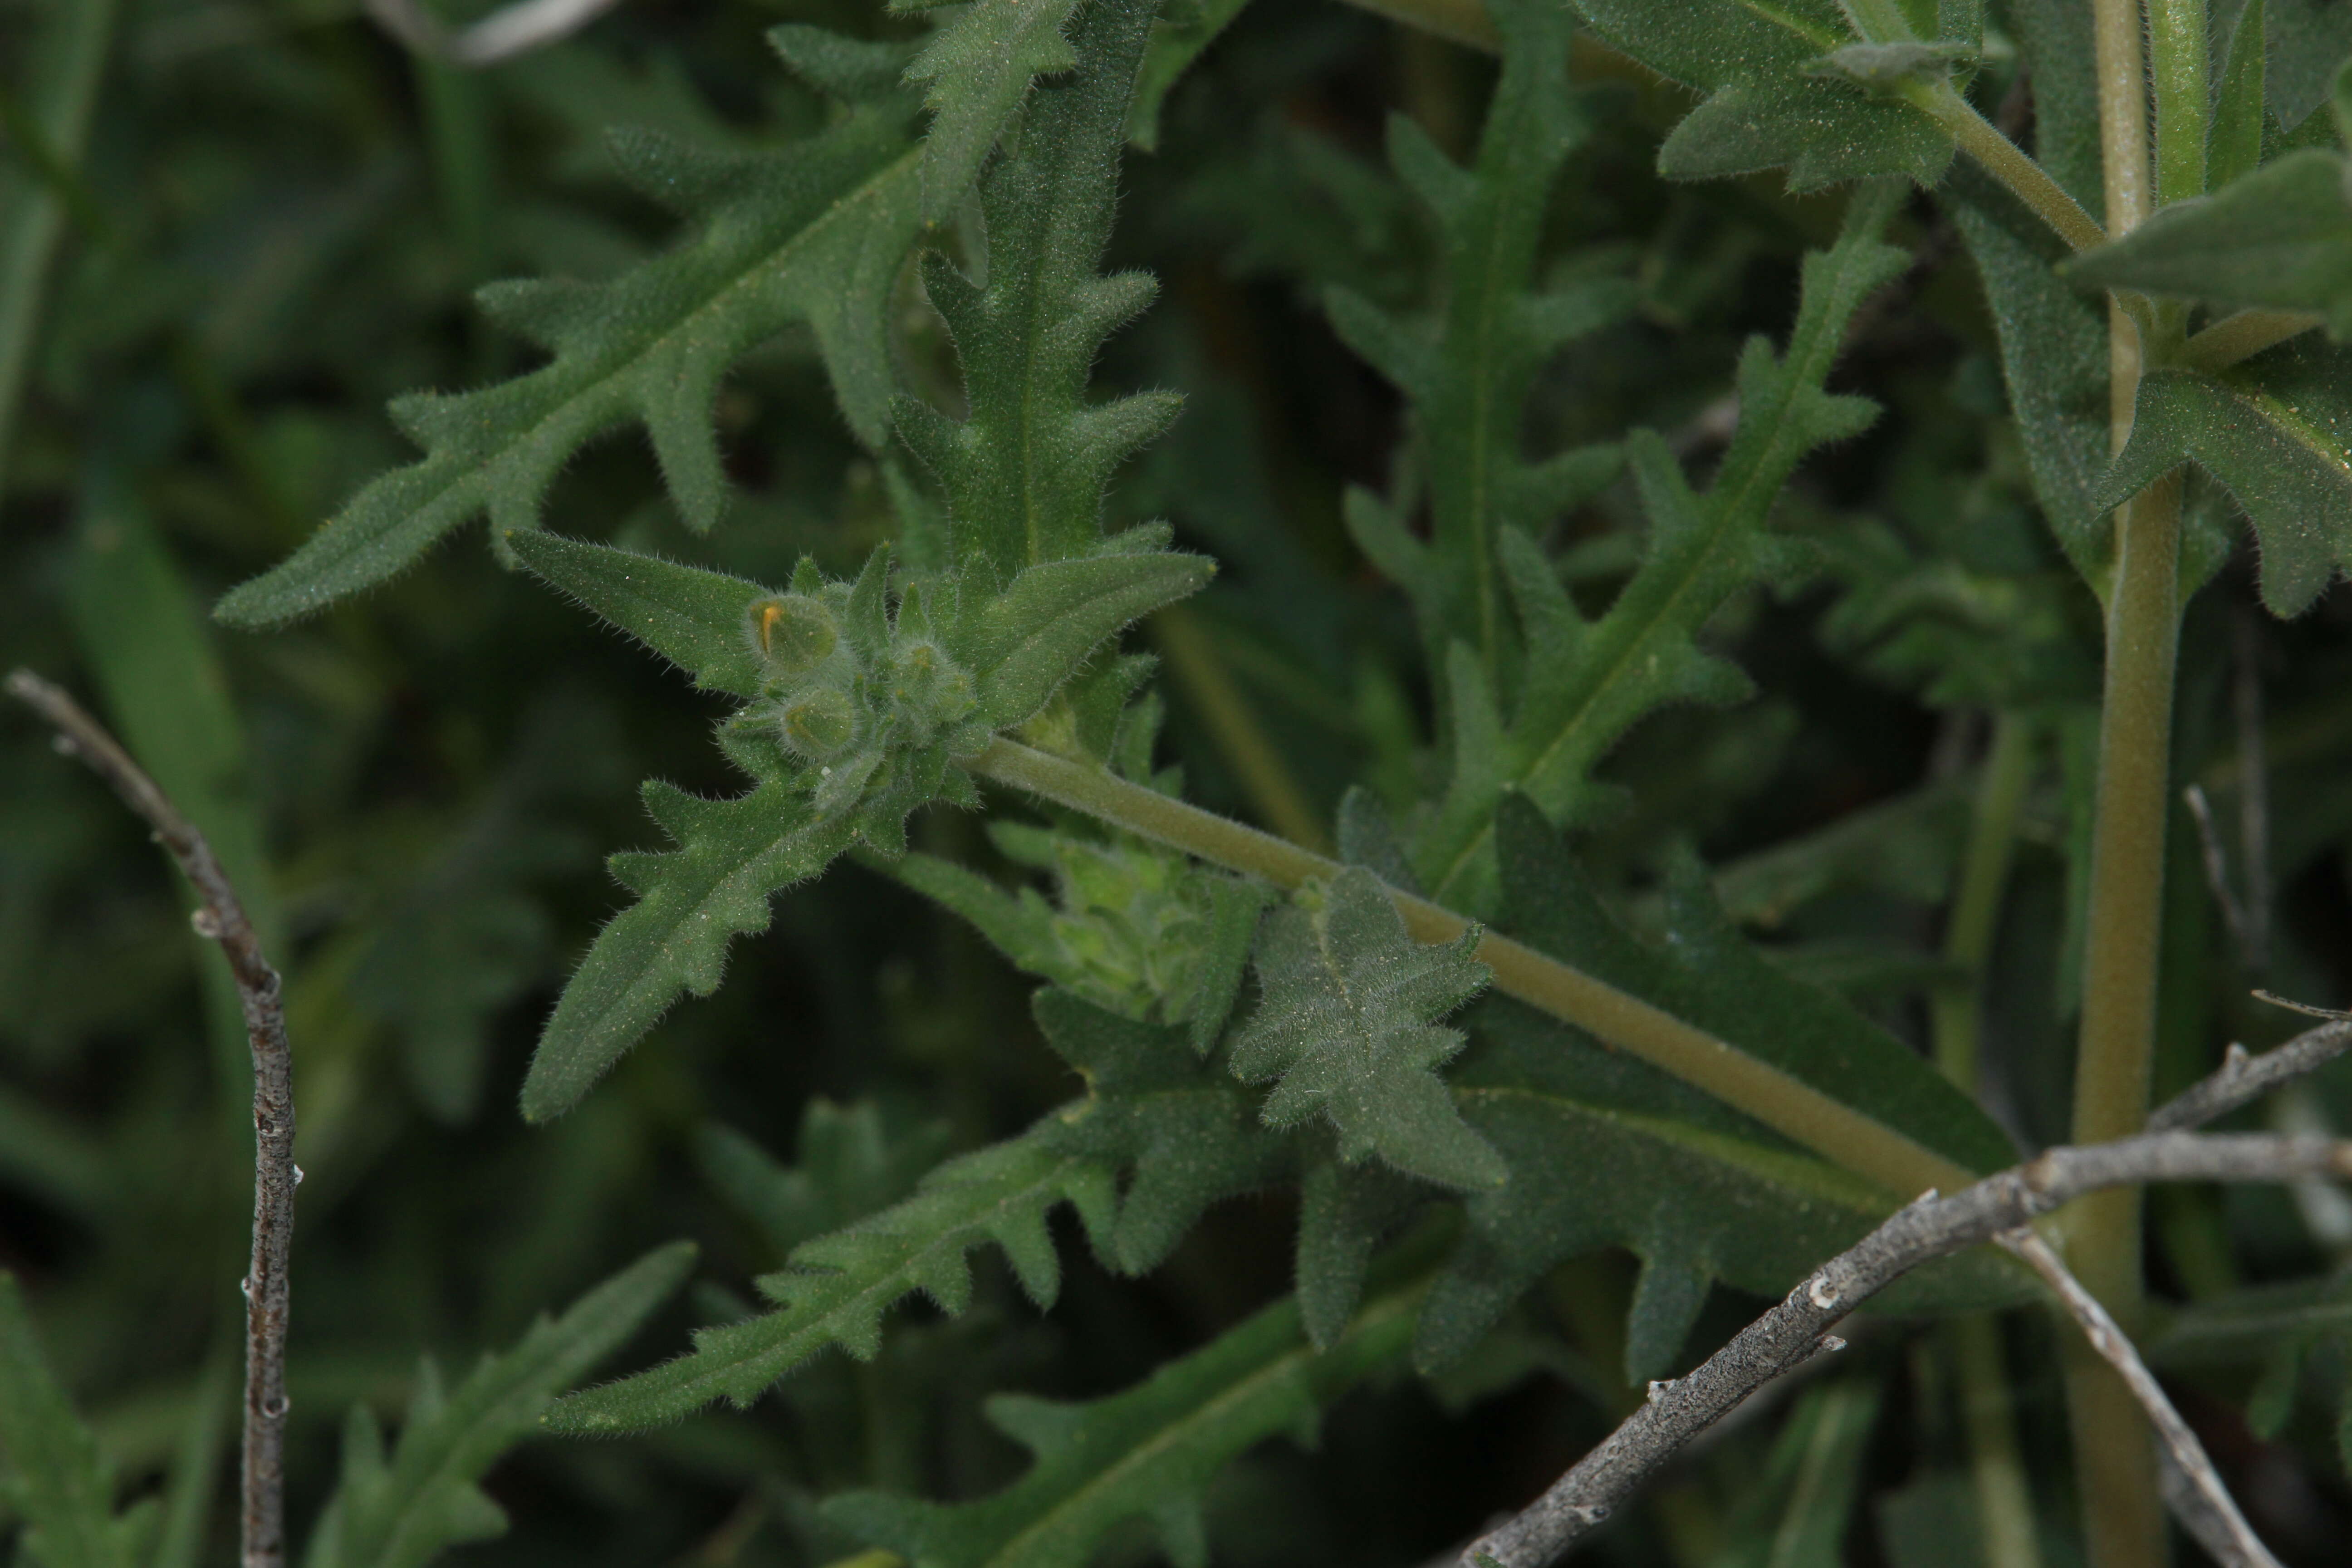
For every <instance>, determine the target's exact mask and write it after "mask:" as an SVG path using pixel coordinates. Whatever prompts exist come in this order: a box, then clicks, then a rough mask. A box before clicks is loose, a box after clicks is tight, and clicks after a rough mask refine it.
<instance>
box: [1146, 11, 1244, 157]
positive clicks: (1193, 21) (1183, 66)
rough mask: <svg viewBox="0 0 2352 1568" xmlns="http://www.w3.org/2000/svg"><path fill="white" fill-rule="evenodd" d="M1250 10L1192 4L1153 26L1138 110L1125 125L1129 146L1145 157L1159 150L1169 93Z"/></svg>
mask: <svg viewBox="0 0 2352 1568" xmlns="http://www.w3.org/2000/svg"><path fill="white" fill-rule="evenodd" d="M1248 8H1249V0H1192V4H1190V5H1182V6H1173V5H1171V6H1170V7H1169V9H1170V10H1171V11H1178V12H1181V13H1182V14H1181V15H1178V16H1162V17H1160V20H1158V21H1157V22H1154V23H1153V24H1152V25H1151V47H1150V49H1149V50H1148V51H1147V52H1146V53H1145V55H1144V57H1143V67H1142V68H1141V69H1140V70H1139V71H1138V72H1137V73H1136V80H1135V107H1134V108H1133V109H1132V110H1129V114H1128V121H1127V136H1128V140H1129V141H1130V142H1134V143H1135V144H1136V145H1137V146H1138V147H1140V148H1142V149H1143V150H1144V151H1145V152H1147V153H1152V152H1157V151H1158V150H1159V147H1160V110H1161V108H1162V107H1163V106H1164V105H1165V104H1166V103H1167V101H1168V93H1169V90H1170V89H1172V88H1173V87H1175V85H1176V83H1177V82H1178V81H1179V80H1181V79H1182V77H1183V75H1184V73H1185V72H1186V71H1188V70H1190V69H1191V68H1192V62H1193V61H1194V60H1197V59H1199V58H1201V56H1202V53H1203V52H1204V51H1205V50H1207V48H1208V47H1209V46H1210V45H1211V44H1213V43H1215V42H1216V41H1217V38H1218V37H1219V36H1220V35H1222V34H1223V32H1224V30H1225V29H1226V28H1227V27H1229V26H1233V24H1234V18H1235V17H1237V16H1240V15H1241V14H1242V13H1243V12H1244V11H1245V10H1247V9H1248Z"/></svg>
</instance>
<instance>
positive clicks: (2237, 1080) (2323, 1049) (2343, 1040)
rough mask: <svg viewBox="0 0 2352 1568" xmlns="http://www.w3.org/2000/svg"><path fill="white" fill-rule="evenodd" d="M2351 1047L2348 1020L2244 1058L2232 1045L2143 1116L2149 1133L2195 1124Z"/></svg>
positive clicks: (2225, 1112)
mask: <svg viewBox="0 0 2352 1568" xmlns="http://www.w3.org/2000/svg"><path fill="white" fill-rule="evenodd" d="M2347 1050H2352V1018H2341V1017H2339V1018H2336V1019H2334V1020H2333V1021H2332V1022H2329V1023H2326V1024H2322V1025H2321V1026H2319V1027H2317V1028H2316V1029H2306V1030H2305V1031H2304V1032H2303V1033H2302V1034H2300V1035H2297V1036H2296V1037H2294V1038H2293V1039H2291V1040H2289V1041H2288V1042H2287V1043H2286V1044H2284V1045H2283V1046H2280V1047H2276V1048H2275V1049H2273V1050H2267V1051H2264V1052H2263V1054H2262V1055H2261V1056H2258V1057H2256V1056H2249V1055H2247V1054H2246V1047H2243V1046H2240V1045H2232V1046H2231V1047H2230V1048H2229V1050H2228V1052H2227V1053H2226V1054H2224V1055H2223V1057H2222V1058H2221V1067H2220V1068H2219V1069H2218V1070H2216V1071H2214V1072H2213V1073H2211V1074H2210V1075H2209V1076H2207V1077H2205V1078H2202V1079H2199V1080H2198V1081H2197V1082H2195V1083H2193V1084H2191V1085H2189V1088H2188V1089H2185V1090H2183V1091H2182V1092H2181V1093H2180V1094H2179V1095H2178V1096H2176V1097H2175V1098H2173V1099H2172V1100H2168V1101H2167V1102H2166V1103H2165V1104H2163V1105H2161V1106H2159V1107H2158V1108H2157V1110H2155V1111H2154V1112H2152V1113H2151V1114H2150V1115H2149V1117H2148V1119H2147V1128H2148V1131H2151V1132H2171V1131H2179V1130H2180V1129H2182V1128H2188V1127H2201V1126H2203V1125H2204V1124H2205V1123H2206V1122H2208V1121H2213V1120H2214V1119H2215V1118H2217V1117H2221V1116H2227V1115H2228V1114H2229V1113H2230V1112H2231V1111H2232V1110H2237V1109H2238V1107H2240V1106H2242V1105H2243V1104H2245V1103H2246V1102H2247V1101H2249V1100H2254V1099H2257V1098H2259V1097H2260V1096H2262V1095H2263V1094H2265V1093H2268V1092H2269V1091H2270V1090H2272V1089H2276V1088H2277V1087H2278V1086H2279V1085H2280V1084H2283V1083H2285V1082H2287V1081H2288V1080H2289V1079H2298V1078H2301V1077H2302V1076H2303V1075H2304V1074H2305V1073H2307V1072H2309V1071H2311V1070H2312V1069H2313V1068H2316V1067H2319V1066H2321V1065H2322V1064H2324V1063H2326V1062H2329V1061H2332V1060H2334V1059H2335V1058H2337V1057H2340V1056H2342V1055H2343V1054H2344V1053H2345V1052H2346V1051H2347Z"/></svg>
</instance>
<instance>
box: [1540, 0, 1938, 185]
mask: <svg viewBox="0 0 2352 1568" xmlns="http://www.w3.org/2000/svg"><path fill="white" fill-rule="evenodd" d="M1580 9H1581V10H1582V11H1583V13H1584V14H1585V15H1586V16H1589V17H1590V18H1591V22H1592V26H1593V29H1594V31H1596V32H1598V33H1599V34H1600V35H1601V37H1603V38H1605V39H1607V40H1608V41H1609V42H1610V43H1611V44H1612V45H1614V46H1615V47H1618V48H1620V49H1622V50H1623V51H1624V52H1625V53H1627V54H1629V55H1631V56H1633V58H1635V59H1637V60H1640V61H1641V62H1642V63H1643V65H1645V66H1648V67H1649V68H1651V69H1653V70H1654V71H1656V72H1658V73H1659V74H1660V75H1662V76H1665V77H1669V78H1672V79H1674V80H1675V81H1679V82H1682V83H1684V84H1685V85H1686V86H1688V87H1692V88H1695V89H1697V90H1698V91H1700V92H1702V93H1705V94H1706V101H1705V102H1703V103H1701V104H1700V105H1699V106H1698V108H1696V110H1692V111H1691V113H1690V114H1689V115H1688V116H1687V117H1685V119H1684V120H1683V121H1682V123H1681V124H1679V125H1677V126H1675V129H1674V131H1673V132H1672V134H1670V135H1668V136H1667V138H1666V141H1665V145H1664V146H1663V147H1661V148H1660V149H1659V150H1658V170H1659V172H1660V173H1661V174H1664V175H1666V176H1667V177H1668V178H1670V179H1677V180H1703V179H1713V178H1717V177H1720V176H1723V175H1726V174H1749V173H1752V172H1754V171H1756V170H1759V169H1771V168H1778V167H1781V166H1784V165H1785V166H1786V167H1787V169H1788V171H1789V188H1790V190H1792V191H1811V190H1818V189H1820V188H1821V187H1822V186H1824V185H1832V184H1839V183H1840V182H1842V181H1845V180H1857V179H1865V178H1868V177H1869V176H1871V175H1874V174H1903V175H1907V176H1908V177H1909V178H1911V179H1913V180H1916V181H1917V182H1918V183H1919V184H1923V185H1932V184H1935V183H1936V181H1937V177H1938V176H1939V175H1940V174H1942V173H1943V170H1944V165H1945V164H1946V163H1948V162H1950V160H1951V155H1952V144H1951V142H1950V140H1949V139H1948V137H1946V136H1945V134H1944V132H1942V131H1941V130H1939V129H1937V127H1936V126H1935V125H1934V124H1933V123H1932V122H1930V121H1928V120H1927V118H1926V117H1925V116H1923V115H1921V114H1920V113H1919V112H1918V111H1917V110H1914V109H1912V108H1910V107H1909V106H1907V105H1906V104H1903V103H1900V102H1896V101H1895V100H1892V99H1890V98H1886V97H1879V96H1874V95H1872V94H1870V93H1867V92H1865V91H1864V90H1863V89H1861V88H1860V87H1858V86H1856V85H1854V84H1853V83H1852V82H1850V81H1846V80H1842V79H1836V78H1835V77H1833V76H1831V75H1825V74H1823V73H1822V72H1821V71H1819V70H1817V69H1815V68H1814V67H1815V66H1816V62H1819V61H1822V60H1823V59H1824V58H1827V57H1830V56H1832V55H1836V54H1838V53H1840V52H1841V51H1843V50H1846V49H1848V48H1850V47H1853V46H1855V45H1857V44H1877V45H1885V44H1890V43H1896V42H1898V40H1894V39H1880V38H1873V39H1864V37H1862V35H1861V34H1860V33H1858V32H1857V31H1856V30H1855V28H1854V26H1853V24H1852V22H1851V21H1850V20H1849V17H1850V16H1851V15H1852V13H1851V12H1850V11H1849V10H1848V9H1847V8H1846V7H1844V6H1842V5H1838V4H1836V3H1835V0H1777V3H1776V4H1773V5H1752V4H1748V3H1745V0H1586V3H1585V4H1584V5H1582V6H1580ZM1906 9H1909V10H1914V11H1915V12H1916V11H1919V10H1930V9H1931V8H1929V7H1911V6H1906ZM1933 11H1940V12H1941V13H1942V15H1940V16H1937V15H1934V14H1932V12H1933ZM1914 22H1915V26H1916V24H1917V23H1918V22H1925V23H1926V24H1927V26H1928V27H1929V29H1931V30H1930V31H1929V32H1928V33H1927V35H1926V36H1927V37H1929V38H1932V39H1933V40H1934V41H1936V42H1937V43H1941V44H1946V45H1950V46H1954V47H1958V49H1959V50H1961V51H1962V52H1964V53H1973V52H1974V50H1975V48H1976V46H1977V42H1978V36H1979V29H1980V27H1981V25H1982V19H1981V7H1980V5H1976V4H1961V5H1940V6H1937V7H1933V8H1932V10H1931V14H1929V15H1927V16H1915V18H1914Z"/></svg>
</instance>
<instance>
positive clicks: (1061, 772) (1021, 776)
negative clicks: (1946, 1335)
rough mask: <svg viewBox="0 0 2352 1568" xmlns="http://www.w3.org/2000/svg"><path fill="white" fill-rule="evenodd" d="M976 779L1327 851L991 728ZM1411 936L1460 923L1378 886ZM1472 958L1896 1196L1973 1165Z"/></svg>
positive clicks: (1234, 857)
mask: <svg viewBox="0 0 2352 1568" xmlns="http://www.w3.org/2000/svg"><path fill="white" fill-rule="evenodd" d="M964 765H965V766H966V767H968V768H970V769H971V771H972V772H974V773H979V774H980V775H982V777H984V778H991V779H994V780H996V781H997V782H998V783H1000V784H1011V785H1013V787H1015V788H1017V789H1023V790H1026V791H1028V792H1029V793H1031V794H1032V795H1042V796H1044V797H1045V799H1047V800H1050V801H1054V802H1055V803H1056V804H1058V805H1066V806H1068V807H1070V808H1071V809H1073V810H1076V811H1083V812H1085V813H1087V815H1088V816H1095V817H1097V818H1100V819H1101V820H1102V821H1105V822H1108V823H1112V824H1114V825H1116V826H1119V827H1123V828H1125V829H1127V830H1128V831H1129V832H1130V833H1135V834H1139V835H1141V836H1142V837H1146V838H1150V839H1152V840H1154V841H1156V842H1158V843H1161V844H1165V845H1167V846H1169V847H1171V848H1175V849H1181V850H1182V851H1184V852H1185V853H1186V854H1188V855H1193V856H1197V857H1198V858H1201V859H1203V860H1207V861H1211V862H1213V863H1214V864H1216V865H1219V866H1223V867H1225V868H1228V869H1229V870H1234V871H1242V872H1245V873H1247V874H1249V875H1252V876H1256V877H1263V878H1265V879H1266V880H1267V881H1269V882H1272V883H1274V884H1275V885H1276V886H1277V887H1282V888H1296V887H1297V886H1299V885H1300V884H1301V883H1303V882H1305V881H1307V879H1309V878H1315V877H1329V876H1332V875H1335V874H1337V873H1338V872H1339V870H1340V869H1341V868H1340V866H1339V862H1337V861H1335V860H1330V859H1327V858H1324V857H1323V856H1320V855H1317V854H1314V853H1313V852H1311V851H1309V850H1306V849H1302V848H1300V847H1298V846H1297V845H1296V844H1292V843H1289V842H1287V841H1286V840H1284V839H1280V838H1276V837H1274V836H1273V835H1272V834H1269V833H1261V832H1259V831H1258V830H1257V829H1256V828H1255V827H1246V826H1243V825H1242V824H1240V823H1238V822H1234V821H1231V820H1229V819H1227V818H1225V817H1222V816H1216V815H1215V814H1214V813H1213V812H1206V811H1202V809H1201V808H1200V807H1198V806H1193V805H1185V804H1184V803H1183V802H1182V801H1180V800H1173V799H1171V798H1170V797H1169V796H1167V795H1160V794H1159V793H1158V792H1157V791H1154V790H1149V789H1146V788H1144V787H1143V786H1142V785H1140V784H1129V782H1127V781H1126V780H1125V779H1121V778H1118V777H1115V776H1113V775H1112V774H1110V773H1106V772H1104V771H1103V770H1102V769H1100V768H1097V767H1091V766H1088V765H1087V764H1085V763H1075V762H1071V761H1069V760H1068V759H1067V758H1064V757H1056V756H1053V755H1050V754H1049V753H1047V752H1040V751H1036V750H1034V749H1032V748H1030V747H1028V746H1024V745H1022V744H1020V743H1019V742H1013V741H1007V740H1004V739H1003V738H1001V737H1000V738H999V739H998V740H996V741H995V742H992V744H991V745H990V746H989V748H988V750H986V751H985V752H982V753H981V754H980V755H979V756H978V757H976V758H974V759H972V760H971V762H970V763H966V764H964ZM1390 896H1391V898H1393V899H1394V900H1396V906H1397V910H1398V911H1399V912H1400V913H1402V915H1403V916H1404V921H1405V925H1406V928H1407V929H1408V930H1410V931H1412V935H1413V938H1414V940H1415V941H1417V942H1452V941H1454V940H1456V939H1457V938H1459V937H1460V936H1461V935H1462V933H1463V932H1464V931H1468V930H1469V929H1470V926H1471V922H1470V921H1467V920H1465V919H1464V918H1463V917H1462V916H1460V915H1458V914H1456V913H1454V911H1453V910H1448V909H1444V908H1442V907H1440V906H1439V905H1436V904H1433V903H1431V902H1430V901H1429V900H1426V899H1419V898H1415V897H1413V896H1412V895H1411V894H1409V893H1401V892H1397V891H1396V890H1395V889H1390ZM1477 957H1478V960H1479V962H1481V963H1485V964H1486V966H1487V967H1488V968H1489V969H1491V970H1493V971H1494V973H1495V988H1496V990H1498V991H1501V992H1502V993H1503V994H1506V995H1508V996H1514V997H1517V999H1518V1000H1520V1001H1522V1002H1525V1003H1527V1004H1528V1005H1530V1006H1532V1007H1537V1008H1539V1009H1541V1010H1542V1011H1543V1012H1546V1013H1549V1014H1550V1015H1551V1016H1553V1017H1555V1018H1558V1019H1560V1020H1561V1021H1562V1022H1564V1023H1569V1024H1573V1025H1575V1026H1577V1027H1578V1028H1580V1029H1582V1030H1584V1031H1586V1032H1587V1033H1588V1034H1591V1035H1593V1036H1594V1037H1598V1038H1599V1039H1601V1040H1602V1041H1605V1042H1606V1043H1608V1044H1609V1045H1612V1046H1614V1047H1617V1048H1619V1049H1620V1050H1622V1051H1624V1052H1626V1053H1627V1054H1628V1055H1631V1056H1636V1057H1639V1058H1642V1059H1643V1061H1646V1062H1649V1063H1650V1064H1651V1065H1653V1066H1654V1067H1657V1068H1663V1069H1664V1070H1665V1071H1667V1072H1670V1073H1672V1074H1674V1075H1675V1077H1676V1078H1679V1079H1682V1080H1683V1081H1685V1083H1688V1084H1691V1085H1693V1086H1695V1087H1696V1088H1698V1089H1704V1090H1705V1091H1706V1092H1707V1093H1709V1094H1711V1095H1714V1096H1715V1097H1716V1098H1717V1100H1722V1101H1723V1102H1724V1103H1725V1104H1727V1105H1729V1106H1731V1107H1733V1108H1734V1109H1736V1110H1741V1111H1744V1112H1746V1113H1747V1114H1748V1115H1749V1116H1752V1117H1754V1118H1755V1119H1756V1120H1757V1121H1760V1122H1762V1123H1764V1125H1766V1126H1767V1127H1769V1128H1771V1129H1772V1130H1773V1131H1777V1132H1780V1133H1781V1134H1782V1135H1784V1136H1786V1137H1788V1138H1789V1139H1790V1140H1792V1141H1793V1142H1797V1143H1799V1144H1801V1145H1802V1146H1804V1147H1805V1148H1808V1149H1811V1151H1813V1152H1815V1153H1816V1154H1819V1155H1821V1156H1822V1158H1823V1159H1825V1160H1828V1161H1831V1162H1832V1163H1835V1164H1839V1165H1843V1167H1845V1168H1846V1169H1847V1170H1849V1171H1852V1172H1854V1173H1856V1174H1858V1175H1861V1176H1864V1177H1865V1178H1867V1179H1869V1180H1870V1181H1873V1182H1875V1183H1877V1184H1879V1185H1881V1186H1883V1187H1885V1189H1886V1190H1887V1191H1888V1192H1889V1193H1891V1194H1895V1195H1896V1196H1901V1195H1903V1194H1917V1193H1920V1192H1924V1191H1926V1190H1927V1188H1930V1187H1933V1188H1936V1189H1937V1190H1938V1191H1941V1192H1947V1193H1948V1192H1956V1191H1958V1189H1959V1188H1961V1187H1963V1186H1966V1185H1967V1184H1969V1182H1971V1181H1972V1180H1974V1179H1975V1178H1974V1176H1973V1175H1972V1174H1971V1173H1969V1172H1968V1171H1966V1170H1964V1169H1962V1168H1961V1167H1960V1166H1959V1165H1958V1164H1957V1163H1954V1162H1952V1161H1951V1160H1949V1159H1947V1158H1946V1157H1945V1156H1943V1155H1941V1154H1938V1153H1937V1152H1934V1151H1933V1150H1930V1149H1928V1148H1926V1147H1925V1146H1923V1145H1921V1144H1919V1143H1917V1142H1914V1141H1913V1140H1912V1139H1910V1138H1909V1137H1906V1135H1905V1134H1903V1133H1901V1132H1898V1131H1895V1129H1894V1128H1891V1127H1889V1126H1887V1125H1886V1124H1885V1122H1883V1121H1877V1120H1875V1119H1874V1118H1872V1117H1869V1116H1865V1115H1864V1114H1863V1113H1862V1112H1861V1111H1858V1110H1854V1109H1853V1107H1852V1106H1850V1105H1847V1104H1845V1103H1844V1102H1843V1101H1842V1100H1835V1099H1832V1097H1831V1096H1829V1095H1826V1094H1823V1093H1822V1091H1821V1090H1819V1089H1815V1088H1813V1087H1812V1086H1811V1084H1808V1083H1806V1082H1805V1081H1803V1080H1802V1079H1798V1078H1794V1077H1791V1076H1790V1075H1789V1074H1788V1073H1785V1072H1783V1071H1781V1070H1780V1068H1776V1067H1774V1066H1772V1065H1771V1064H1770V1063H1769V1062H1766V1061H1763V1060H1760V1059H1759V1058H1756V1057H1752V1056H1749V1055H1748V1053H1747V1052H1745V1051H1743V1050H1740V1049H1739V1048H1738V1047H1736V1046H1733V1045H1731V1044H1730V1043H1728V1042H1727V1041H1724V1040H1719V1039H1717V1038H1716V1037H1714V1036H1712V1035H1709V1034H1707V1033H1706V1031H1705V1030H1703V1029H1698V1028H1695V1027H1693V1026H1691V1025H1689V1024H1686V1023H1685V1022H1683V1020H1681V1019H1680V1018H1677V1017H1675V1016H1674V1015H1672V1014H1670V1013H1666V1012H1663V1011H1661V1010H1660V1009H1658V1008H1656V1007H1653V1006H1652V1005H1649V1004H1648V1003H1646V1002H1644V1001H1643V1000H1642V999H1641V998H1639V997H1637V996H1634V995H1632V994H1628V993H1626V992H1623V991H1620V990H1618V989H1617V988H1616V987H1615V986H1613V985H1611V984H1607V983H1605V982H1603V981H1601V980H1598V979H1595V978H1594V977H1593V976H1591V975H1590V974H1587V973H1584V972H1583V971H1582V970H1580V969H1575V968H1572V967H1570V965H1568V964H1565V963H1560V962H1559V960H1557V959H1554V958H1549V957H1547V956H1545V955H1544V954H1542V953H1540V952H1536V951H1535V950H1534V949H1533V948H1530V947H1527V946H1525V945H1523V944H1521V943H1519V942H1513V941H1511V940H1510V939H1509V938H1508V937H1502V936H1496V935H1495V934H1493V933H1492V932H1487V933H1486V935H1485V937H1484V939H1483V940H1482V941H1481V942H1479V945H1478V950H1477Z"/></svg>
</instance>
